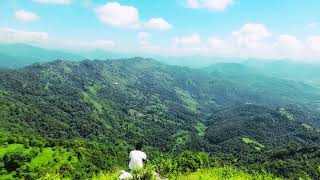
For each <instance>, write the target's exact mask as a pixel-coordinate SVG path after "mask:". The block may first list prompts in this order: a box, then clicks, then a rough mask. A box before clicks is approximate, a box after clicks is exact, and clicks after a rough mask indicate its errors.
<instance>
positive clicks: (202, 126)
mask: <svg viewBox="0 0 320 180" xmlns="http://www.w3.org/2000/svg"><path fill="white" fill-rule="evenodd" d="M194 128H196V130H197V132H198V136H200V137H204V135H205V134H206V132H205V131H206V130H207V127H206V125H205V124H204V123H202V122H198V123H197V124H196V125H195V126H194Z"/></svg>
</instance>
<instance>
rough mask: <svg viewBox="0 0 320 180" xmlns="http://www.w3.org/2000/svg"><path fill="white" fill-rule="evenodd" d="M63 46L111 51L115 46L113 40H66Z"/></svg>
mask: <svg viewBox="0 0 320 180" xmlns="http://www.w3.org/2000/svg"><path fill="white" fill-rule="evenodd" d="M63 46H66V47H68V48H80V49H90V50H92V49H110V48H112V47H114V46H115V43H114V42H113V41H111V40H95V41H79V40H65V41H63Z"/></svg>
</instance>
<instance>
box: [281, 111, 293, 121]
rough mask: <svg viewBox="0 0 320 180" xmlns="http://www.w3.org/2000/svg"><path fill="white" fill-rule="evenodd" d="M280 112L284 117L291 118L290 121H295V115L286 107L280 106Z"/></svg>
mask: <svg viewBox="0 0 320 180" xmlns="http://www.w3.org/2000/svg"><path fill="white" fill-rule="evenodd" d="M279 113H280V114H281V115H282V116H284V117H286V118H287V119H289V120H290V121H294V117H293V115H292V114H290V113H289V112H288V111H286V109H284V108H280V109H279Z"/></svg>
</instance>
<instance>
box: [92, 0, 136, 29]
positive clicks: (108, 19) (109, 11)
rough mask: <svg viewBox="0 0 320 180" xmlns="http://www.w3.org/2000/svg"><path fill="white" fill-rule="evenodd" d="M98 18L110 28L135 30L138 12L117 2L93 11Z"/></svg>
mask: <svg viewBox="0 0 320 180" xmlns="http://www.w3.org/2000/svg"><path fill="white" fill-rule="evenodd" d="M95 12H96V14H97V16H98V18H99V19H100V20H101V21H102V22H103V23H106V24H108V25H111V26H116V27H126V28H137V27H139V24H140V23H139V12H138V10H137V9H136V8H135V7H132V6H122V5H121V4H119V3H117V2H110V3H106V4H105V5H103V6H100V7H98V8H97V9H96V10H95Z"/></svg>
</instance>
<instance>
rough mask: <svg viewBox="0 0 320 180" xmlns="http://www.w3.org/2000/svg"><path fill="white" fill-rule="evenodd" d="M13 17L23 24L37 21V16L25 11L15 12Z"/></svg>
mask: <svg viewBox="0 0 320 180" xmlns="http://www.w3.org/2000/svg"><path fill="white" fill-rule="evenodd" d="M15 16H16V19H17V20H19V21H25V22H30V21H36V20H38V19H39V16H38V15H36V14H35V13H33V12H30V11H25V10H19V11H16V13H15Z"/></svg>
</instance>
